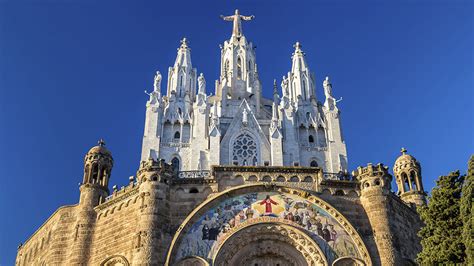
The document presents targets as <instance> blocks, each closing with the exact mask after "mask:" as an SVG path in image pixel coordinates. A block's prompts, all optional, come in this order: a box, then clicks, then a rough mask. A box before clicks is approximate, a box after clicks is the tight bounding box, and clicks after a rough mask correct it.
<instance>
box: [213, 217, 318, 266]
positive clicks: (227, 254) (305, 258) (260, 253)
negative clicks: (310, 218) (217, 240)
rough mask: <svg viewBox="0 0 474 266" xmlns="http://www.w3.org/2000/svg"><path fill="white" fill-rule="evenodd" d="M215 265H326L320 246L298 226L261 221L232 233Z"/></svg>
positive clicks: (219, 252) (218, 254)
mask: <svg viewBox="0 0 474 266" xmlns="http://www.w3.org/2000/svg"><path fill="white" fill-rule="evenodd" d="M214 265H216V266H225V265H258V266H267V265H268V266H270V265H272V266H275V265H294V266H306V265H327V261H326V259H325V258H324V254H323V253H322V251H321V250H320V248H319V246H318V245H317V244H316V243H315V242H314V241H313V240H312V239H311V238H310V237H309V236H307V235H306V234H305V233H303V232H302V231H300V230H299V229H297V228H294V227H292V226H288V225H282V224H271V223H258V224H254V225H250V226H248V227H245V228H243V229H241V230H239V231H237V232H236V233H234V234H233V235H232V236H231V237H229V238H228V239H227V240H226V241H225V242H224V243H223V244H222V245H221V247H220V249H219V251H218V252H217V255H216V258H215V259H214Z"/></svg>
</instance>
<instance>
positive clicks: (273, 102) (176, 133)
mask: <svg viewBox="0 0 474 266" xmlns="http://www.w3.org/2000/svg"><path fill="white" fill-rule="evenodd" d="M221 18H222V19H223V20H224V21H228V22H232V34H231V36H230V38H229V39H227V40H225V41H224V43H223V44H222V45H221V46H220V53H221V62H220V71H219V76H218V78H217V79H216V81H215V87H214V90H215V93H214V95H208V94H207V93H206V84H207V83H206V79H205V77H204V74H203V73H200V74H199V75H198V72H197V69H196V68H194V67H193V64H192V62H191V48H190V43H189V42H188V40H187V39H186V38H183V40H182V41H181V45H180V46H179V48H178V53H177V56H176V60H175V62H174V65H173V66H172V67H170V68H169V70H168V77H167V82H166V93H165V94H164V95H161V93H160V92H161V87H160V86H161V80H162V76H161V74H160V72H156V76H155V82H154V86H153V87H154V88H153V92H151V93H149V96H150V99H149V100H148V102H147V111H146V121H145V133H144V137H143V148H142V158H141V160H142V161H148V159H149V158H152V159H154V160H161V159H163V160H165V162H167V163H170V164H172V165H173V167H174V169H175V171H178V172H180V175H181V176H186V175H188V174H190V173H189V172H188V173H187V172H185V171H203V170H204V171H206V170H210V169H211V166H213V165H237V166H239V165H241V166H306V167H321V168H322V169H323V170H324V171H325V172H331V173H337V172H340V171H343V172H344V171H346V170H347V153H346V146H345V142H344V139H343V136H342V131H341V126H340V111H339V109H338V107H337V102H338V101H336V100H335V98H334V97H333V94H332V83H331V82H330V81H329V78H326V80H324V82H321V83H322V85H323V87H324V92H325V96H326V102H325V103H324V104H323V103H321V102H319V101H318V99H317V97H316V88H317V85H316V84H317V82H316V77H315V75H314V73H313V72H311V69H310V67H309V64H308V63H307V61H306V58H305V53H304V52H303V49H302V45H301V44H300V43H299V42H296V44H295V45H294V52H293V53H292V56H291V68H290V69H289V71H288V72H287V74H285V75H284V76H283V78H282V80H281V83H280V84H281V88H278V86H277V84H278V82H277V81H276V80H275V81H274V84H273V97H272V98H271V99H268V98H264V97H263V96H262V92H263V85H262V83H261V81H260V79H259V73H258V68H257V58H256V52H255V49H256V48H255V46H254V45H253V44H252V43H251V42H249V41H248V40H247V38H246V37H245V36H244V34H243V30H242V23H245V22H249V21H252V20H253V19H254V18H255V17H254V16H244V15H241V14H240V13H239V10H235V13H234V14H232V15H230V16H221ZM165 80H166V79H165Z"/></svg>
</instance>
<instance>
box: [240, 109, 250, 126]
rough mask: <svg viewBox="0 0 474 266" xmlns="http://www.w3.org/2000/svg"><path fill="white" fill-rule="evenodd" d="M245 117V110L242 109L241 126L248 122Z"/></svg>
mask: <svg viewBox="0 0 474 266" xmlns="http://www.w3.org/2000/svg"><path fill="white" fill-rule="evenodd" d="M247 115H248V112H247V109H244V110H243V111H242V124H244V125H246V124H247V123H248V122H249V120H248V117H247Z"/></svg>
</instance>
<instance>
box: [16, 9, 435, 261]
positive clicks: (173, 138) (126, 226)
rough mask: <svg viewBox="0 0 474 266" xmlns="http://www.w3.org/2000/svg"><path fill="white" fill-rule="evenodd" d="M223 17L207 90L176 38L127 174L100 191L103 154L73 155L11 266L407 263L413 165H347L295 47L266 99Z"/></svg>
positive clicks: (416, 184)
mask: <svg viewBox="0 0 474 266" xmlns="http://www.w3.org/2000/svg"><path fill="white" fill-rule="evenodd" d="M253 18H254V17H253V16H243V15H240V14H239V12H238V10H236V11H235V14H233V15H231V16H222V19H223V20H225V21H230V22H232V24H233V29H232V35H231V37H230V39H229V40H226V41H225V42H224V43H223V45H221V47H220V53H221V67H220V76H219V78H218V80H216V81H215V86H214V89H215V92H214V93H213V95H208V94H207V93H206V87H207V86H206V80H205V78H204V75H203V74H202V73H201V74H199V75H198V74H197V73H198V71H197V70H196V69H195V68H193V65H192V62H191V50H190V48H189V44H188V42H187V40H186V39H183V40H182V41H181V45H180V47H179V48H178V53H177V57H176V61H175V63H174V65H173V66H172V67H170V68H169V70H168V76H167V82H166V95H161V83H162V75H161V73H160V72H157V73H156V76H155V79H154V88H153V91H152V92H151V93H148V95H149V100H148V101H147V102H146V118H145V130H144V136H143V144H142V154H141V163H140V167H139V169H138V171H137V174H136V176H132V177H130V178H129V180H128V181H129V183H128V185H126V186H122V187H120V188H118V187H116V186H113V188H112V190H110V189H109V180H110V177H111V171H112V167H113V163H114V162H113V158H112V154H111V152H110V151H109V150H108V149H107V148H106V147H105V143H104V142H103V141H100V142H99V144H98V145H97V146H94V147H93V148H91V149H90V150H89V152H88V153H87V154H86V156H85V158H84V177H83V181H82V183H81V186H80V199H79V203H77V204H75V205H69V206H63V207H60V208H59V209H58V210H57V211H56V212H55V213H54V214H53V215H51V217H50V218H49V219H48V220H47V221H46V222H45V223H44V224H43V225H42V226H41V227H40V228H39V229H38V230H37V231H36V232H35V233H34V234H33V235H32V236H31V237H30V238H29V239H28V240H27V241H26V242H25V243H24V244H22V245H21V246H20V247H19V249H18V254H17V259H16V264H17V265H77V264H79V265H202V266H205V265H259V266H260V265H273V266H277V265H406V264H413V263H414V260H415V258H416V254H417V253H418V252H419V251H420V249H421V246H420V244H419V239H418V237H417V235H416V233H417V231H418V230H419V228H420V226H421V222H420V220H419V217H418V215H417V213H416V208H417V206H421V205H423V204H426V200H425V192H424V190H423V184H422V179H421V166H420V164H419V162H418V161H417V160H416V159H415V158H414V157H412V156H410V155H408V154H407V153H406V150H404V149H403V150H402V155H401V156H400V157H399V158H398V159H397V160H396V162H395V165H394V169H393V172H394V176H395V181H396V184H397V190H398V191H397V192H396V193H395V192H393V191H392V189H391V183H392V179H393V177H392V175H390V174H389V172H388V167H386V166H384V165H382V164H377V165H372V164H368V165H367V166H365V167H358V168H357V169H355V170H354V171H352V173H349V172H348V165H347V152H346V146H345V142H344V138H343V134H342V130H341V121H340V117H341V112H340V110H339V109H338V107H337V102H338V101H337V100H336V98H335V97H334V96H333V92H332V84H331V82H330V80H329V78H328V77H326V78H325V79H324V81H322V87H323V90H324V95H325V99H324V103H323V102H322V101H319V100H318V99H317V97H316V88H317V83H318V82H317V81H316V78H315V76H314V74H313V73H312V72H311V71H310V69H309V66H308V64H307V62H306V60H305V54H304V52H303V51H302V46H301V44H299V43H298V42H297V43H296V44H295V46H294V48H295V51H294V53H293V55H292V65H291V69H290V71H289V72H288V73H287V74H286V75H284V76H283V78H282V81H281V83H280V86H279V87H278V86H277V83H276V81H275V82H274V86H273V88H272V90H273V98H272V99H267V98H264V97H263V96H262V91H263V86H262V84H261V82H260V80H259V75H258V68H257V61H256V52H255V47H254V46H253V44H252V43H251V42H249V41H248V40H247V39H246V37H245V36H244V35H243V32H242V21H250V20H252V19H253Z"/></svg>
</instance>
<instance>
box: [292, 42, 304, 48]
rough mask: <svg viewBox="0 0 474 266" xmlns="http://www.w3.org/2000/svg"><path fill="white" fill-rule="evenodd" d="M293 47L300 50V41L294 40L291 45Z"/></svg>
mask: <svg viewBox="0 0 474 266" xmlns="http://www.w3.org/2000/svg"><path fill="white" fill-rule="evenodd" d="M293 47H294V48H295V49H296V50H301V47H302V46H301V44H300V42H298V41H296V43H295V45H293Z"/></svg>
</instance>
